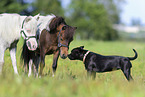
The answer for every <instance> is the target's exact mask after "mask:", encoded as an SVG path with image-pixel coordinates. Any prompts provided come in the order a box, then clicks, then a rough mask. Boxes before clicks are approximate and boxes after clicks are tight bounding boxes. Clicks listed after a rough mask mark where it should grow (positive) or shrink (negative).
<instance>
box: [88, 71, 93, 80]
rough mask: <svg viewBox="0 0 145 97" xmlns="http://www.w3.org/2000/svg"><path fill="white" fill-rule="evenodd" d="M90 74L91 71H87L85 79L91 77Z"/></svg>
mask: <svg viewBox="0 0 145 97" xmlns="http://www.w3.org/2000/svg"><path fill="white" fill-rule="evenodd" d="M91 75H92V72H91V71H87V79H89V80H90V79H91Z"/></svg>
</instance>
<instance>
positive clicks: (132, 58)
mask: <svg viewBox="0 0 145 97" xmlns="http://www.w3.org/2000/svg"><path fill="white" fill-rule="evenodd" d="M133 51H134V53H135V56H134V57H127V58H128V59H129V60H135V59H136V58H137V56H138V54H137V52H136V50H135V49H133Z"/></svg>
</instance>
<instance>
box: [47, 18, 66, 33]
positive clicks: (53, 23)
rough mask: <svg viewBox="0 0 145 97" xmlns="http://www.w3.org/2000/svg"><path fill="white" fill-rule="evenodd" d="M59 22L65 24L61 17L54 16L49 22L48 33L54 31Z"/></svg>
mask: <svg viewBox="0 0 145 97" xmlns="http://www.w3.org/2000/svg"><path fill="white" fill-rule="evenodd" d="M60 24H65V25H66V22H65V21H64V18H63V17H59V16H56V17H55V18H53V20H52V21H51V22H50V25H49V28H50V33H53V32H55V30H56V28H57V27H58V26H59V25H60Z"/></svg>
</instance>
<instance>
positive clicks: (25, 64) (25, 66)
mask: <svg viewBox="0 0 145 97" xmlns="http://www.w3.org/2000/svg"><path fill="white" fill-rule="evenodd" d="M27 69H28V66H27V63H26V62H24V72H25V74H27Z"/></svg>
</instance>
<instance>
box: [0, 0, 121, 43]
mask: <svg viewBox="0 0 145 97" xmlns="http://www.w3.org/2000/svg"><path fill="white" fill-rule="evenodd" d="M70 1H71V3H69V5H68V6H67V7H64V5H63V2H65V0H0V13H20V14H22V15H35V14H38V13H41V15H47V14H51V13H52V14H55V15H58V16H63V17H65V19H66V22H67V23H68V24H69V25H72V26H77V27H78V30H77V33H76V38H77V39H96V40H116V39H118V37H119V36H118V34H117V31H116V30H114V29H113V27H112V25H113V24H115V23H119V22H120V12H121V5H122V4H123V3H124V0H70Z"/></svg>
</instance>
